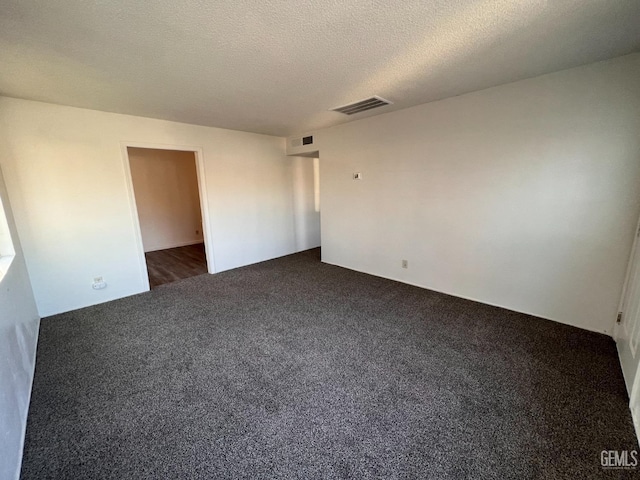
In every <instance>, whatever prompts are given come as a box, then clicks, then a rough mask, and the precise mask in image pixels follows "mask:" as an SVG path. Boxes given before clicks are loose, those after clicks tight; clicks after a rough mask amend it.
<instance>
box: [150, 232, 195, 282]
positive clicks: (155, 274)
mask: <svg viewBox="0 0 640 480" xmlns="http://www.w3.org/2000/svg"><path fill="white" fill-rule="evenodd" d="M144 255H145V258H146V259H147V271H148V273H149V286H150V287H151V288H155V287H157V286H159V285H163V284H165V283H171V282H175V281H176V280H181V279H183V278H189V277H194V276H196V275H202V274H203V273H207V256H206V254H205V250H204V243H197V244H195V245H187V246H184V247H176V248H168V249H166V250H156V251H154V252H147V253H145V254H144Z"/></svg>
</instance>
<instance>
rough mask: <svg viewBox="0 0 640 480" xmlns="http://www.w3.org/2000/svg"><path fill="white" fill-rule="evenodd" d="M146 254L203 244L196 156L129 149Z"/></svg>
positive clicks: (176, 152)
mask: <svg viewBox="0 0 640 480" xmlns="http://www.w3.org/2000/svg"><path fill="white" fill-rule="evenodd" d="M128 151H129V166H130V168H131V180H132V182H133V188H134V192H135V199H136V206H137V210H138V218H139V221H140V231H141V233H142V243H143V245H144V251H145V252H150V251H153V250H162V249H165V248H173V247H179V246H182V245H190V244H194V243H200V242H202V241H203V234H202V214H201V210H200V195H199V192H198V175H197V172H196V161H195V155H194V153H193V152H184V151H176V150H159V149H150V148H131V147H130V148H129V149H128Z"/></svg>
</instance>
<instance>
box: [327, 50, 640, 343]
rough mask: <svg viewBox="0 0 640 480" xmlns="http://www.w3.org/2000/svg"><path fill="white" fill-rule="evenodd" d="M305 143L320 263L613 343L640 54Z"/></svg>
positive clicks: (639, 129)
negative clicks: (317, 214) (314, 152)
mask: <svg viewBox="0 0 640 480" xmlns="http://www.w3.org/2000/svg"><path fill="white" fill-rule="evenodd" d="M315 137H316V138H317V140H318V141H317V143H318V146H319V150H320V155H321V159H322V168H321V182H322V257H323V261H325V262H328V263H332V264H337V265H342V266H345V267H348V268H352V269H355V270H360V271H364V272H368V273H372V274H375V275H380V276H384V277H389V278H394V279H398V280H400V281H403V282H407V283H413V284H416V285H420V286H424V287H427V288H431V289H434V290H439V291H443V292H447V293H451V294H453V295H458V296H461V297H468V298H472V299H477V300H479V301H481V302H485V303H489V304H495V305H500V306H503V307H507V308H510V309H513V310H518V311H522V312H526V313H531V314H534V315H538V316H541V317H546V318H549V319H553V320H557V321H560V322H564V323H568V324H572V325H576V326H579V327H583V328H586V329H590V330H596V331H600V332H608V333H610V332H611V329H612V326H613V322H614V319H615V316H616V311H617V306H618V300H619V298H620V294H621V289H622V284H623V280H624V275H625V268H626V265H627V260H628V258H629V252H630V248H631V243H632V239H633V237H634V229H635V224H636V220H637V218H638V214H639V210H640V54H634V55H630V56H626V57H621V58H619V59H615V60H612V61H608V62H602V63H597V64H592V65H588V66H584V67H580V68H575V69H572V70H566V71H562V72H558V73H554V74H550V75H546V76H543V77H538V78H534V79H529V80H525V81H521V82H517V83H512V84H509V85H504V86H500V87H496V88H491V89H488V90H483V91H479V92H475V93H471V94H467V95H463V96H460V97H455V98H450V99H447V100H443V101H439V102H435V103H431V104H426V105H422V106H419V107H415V108H411V109H406V110H403V111H398V112H393V113H389V114H383V115H380V116H376V117H373V118H368V119H364V120H361V121H355V122H352V123H348V124H344V125H340V126H337V127H333V128H330V129H326V130H321V131H319V132H315ZM354 172H362V174H363V179H362V180H353V179H352V174H353V173H354ZM402 259H407V260H408V261H409V268H408V269H406V270H405V269H402V268H401V260H402Z"/></svg>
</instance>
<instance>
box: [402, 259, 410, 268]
mask: <svg viewBox="0 0 640 480" xmlns="http://www.w3.org/2000/svg"><path fill="white" fill-rule="evenodd" d="M402 268H409V262H408V261H407V260H402Z"/></svg>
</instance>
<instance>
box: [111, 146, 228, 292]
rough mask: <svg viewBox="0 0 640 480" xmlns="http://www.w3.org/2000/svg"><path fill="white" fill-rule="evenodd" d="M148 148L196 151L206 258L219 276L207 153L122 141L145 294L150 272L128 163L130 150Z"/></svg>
mask: <svg viewBox="0 0 640 480" xmlns="http://www.w3.org/2000/svg"><path fill="white" fill-rule="evenodd" d="M129 147H132V148H149V149H154V150H174V151H178V152H193V154H194V157H195V160H196V175H197V178H198V194H199V195H200V215H201V217H202V234H203V237H204V250H205V255H206V257H207V271H208V272H209V273H216V267H215V262H214V259H213V241H212V238H213V237H212V235H211V222H210V217H209V202H208V198H209V197H208V195H207V182H206V175H205V168H204V153H203V151H202V147H197V146H190V145H169V144H166V143H149V142H120V148H121V150H122V163H123V167H124V176H125V180H126V185H127V196H128V200H129V211H130V214H131V221H132V224H133V232H134V237H135V242H136V250H137V255H138V265H139V269H140V279H141V281H142V286H143V291H145V292H146V291H149V290H150V287H149V273H148V271H147V260H146V258H145V256H144V245H143V243H142V230H141V229H140V217H139V216H138V206H137V204H136V196H135V191H134V189H133V178H132V177H131V164H130V162H129V150H128V148H129Z"/></svg>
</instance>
